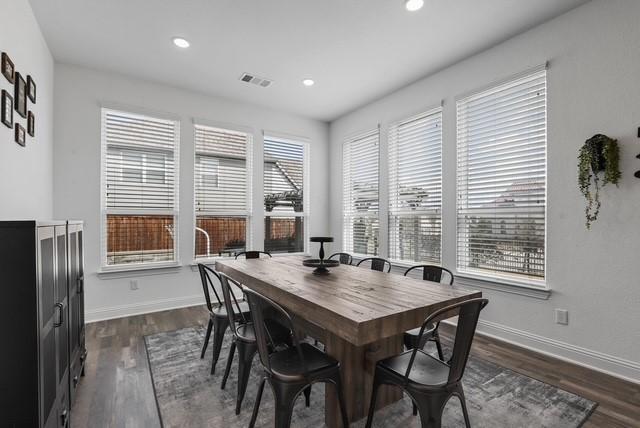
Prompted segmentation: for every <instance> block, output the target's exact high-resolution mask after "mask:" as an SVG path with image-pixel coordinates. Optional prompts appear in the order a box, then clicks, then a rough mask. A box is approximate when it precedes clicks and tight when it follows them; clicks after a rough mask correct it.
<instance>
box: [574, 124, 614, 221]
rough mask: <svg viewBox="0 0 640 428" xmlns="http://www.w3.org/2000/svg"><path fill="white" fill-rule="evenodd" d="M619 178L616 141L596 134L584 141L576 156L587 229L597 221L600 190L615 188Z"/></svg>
mask: <svg viewBox="0 0 640 428" xmlns="http://www.w3.org/2000/svg"><path fill="white" fill-rule="evenodd" d="M621 176H622V174H621V173H620V148H619V147H618V141H617V140H614V139H613V138H609V137H607V136H606V135H602V134H597V135H594V136H593V137H591V138H589V139H588V140H587V141H585V143H584V145H583V146H582V147H581V148H580V154H579V155H578V184H579V186H580V193H582V195H583V196H584V197H585V199H586V200H587V206H586V208H585V216H586V226H587V229H591V223H593V222H594V221H596V220H597V219H598V214H599V213H600V206H601V203H600V188H601V187H604V186H605V185H607V184H608V183H612V184H615V185H616V186H617V185H618V181H620V177H621ZM592 185H593V190H592V189H591V186H592Z"/></svg>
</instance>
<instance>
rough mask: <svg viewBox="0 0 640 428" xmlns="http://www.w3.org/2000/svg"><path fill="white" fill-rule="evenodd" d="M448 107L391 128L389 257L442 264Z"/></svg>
mask: <svg viewBox="0 0 640 428" xmlns="http://www.w3.org/2000/svg"><path fill="white" fill-rule="evenodd" d="M441 213H442V109H440V108H438V109H437V110H433V111H430V112H428V113H425V114H422V115H419V116H416V117H413V118H411V119H408V120H405V121H402V122H399V123H396V124H393V125H392V126H391V127H390V128H389V257H390V258H391V259H394V260H399V261H409V262H421V263H435V264H439V263H440V247H441V232H442V218H441Z"/></svg>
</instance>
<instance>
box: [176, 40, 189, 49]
mask: <svg viewBox="0 0 640 428" xmlns="http://www.w3.org/2000/svg"><path fill="white" fill-rule="evenodd" d="M173 44H174V45H176V46H177V47H179V48H183V49H186V48H188V47H189V46H190V45H191V44H190V43H189V42H188V41H187V40H186V39H183V38H182V37H174V38H173Z"/></svg>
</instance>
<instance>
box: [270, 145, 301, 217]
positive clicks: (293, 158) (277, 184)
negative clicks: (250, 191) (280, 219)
mask: <svg viewBox="0 0 640 428" xmlns="http://www.w3.org/2000/svg"><path fill="white" fill-rule="evenodd" d="M264 196H265V211H266V212H267V213H270V212H274V211H275V212H289V213H293V212H297V213H302V212H303V211H304V145H303V144H300V143H294V142H289V141H283V140H278V139H275V138H271V137H265V139H264Z"/></svg>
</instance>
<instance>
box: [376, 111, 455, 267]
mask: <svg viewBox="0 0 640 428" xmlns="http://www.w3.org/2000/svg"><path fill="white" fill-rule="evenodd" d="M436 115H438V116H439V118H438V119H436V120H439V123H440V133H439V134H440V135H439V138H440V176H439V184H440V205H439V208H438V209H436V210H435V212H432V211H434V210H416V211H406V210H404V211H402V210H395V208H394V206H393V200H394V198H395V196H394V195H395V193H394V191H392V186H393V185H394V181H393V174H394V172H393V167H394V164H393V155H392V150H393V149H394V140H393V138H394V137H392V132H393V130H394V128H399V127H401V126H402V125H405V124H408V123H411V122H414V121H418V120H427V121H428V120H430V118H431V117H433V116H436ZM443 129H444V109H443V107H442V103H441V104H440V105H439V106H437V107H432V108H429V109H426V110H424V111H423V112H421V113H418V114H413V115H411V116H409V117H405V118H403V119H401V120H396V121H394V122H393V123H391V125H390V126H389V128H388V132H387V154H388V159H389V161H388V163H387V171H386V173H387V176H388V183H387V186H386V187H387V188H386V191H387V200H388V208H387V211H388V212H387V228H386V229H387V236H386V238H387V255H388V258H389V261H391V262H392V263H393V264H395V265H398V266H414V265H416V264H417V263H419V264H431V265H438V266H442V264H443V248H444V234H443V230H444V228H443V206H444V202H443V201H444V191H443V190H444V189H443V181H444V180H443V178H444V171H443V169H444V159H443V150H444V138H443V135H444V131H443ZM401 143H402V142H401V141H399V140H398V141H396V142H395V144H401ZM395 167H399V164H397V165H395ZM396 174H397V172H396ZM407 215H416V216H418V217H420V216H423V215H436V216H438V218H439V221H440V248H439V260H438V261H437V262H436V261H429V260H421V261H413V260H404V259H399V258H392V257H391V254H393V250H392V242H393V240H392V227H393V222H392V219H393V218H394V217H401V216H407ZM398 235H399V232H398Z"/></svg>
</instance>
